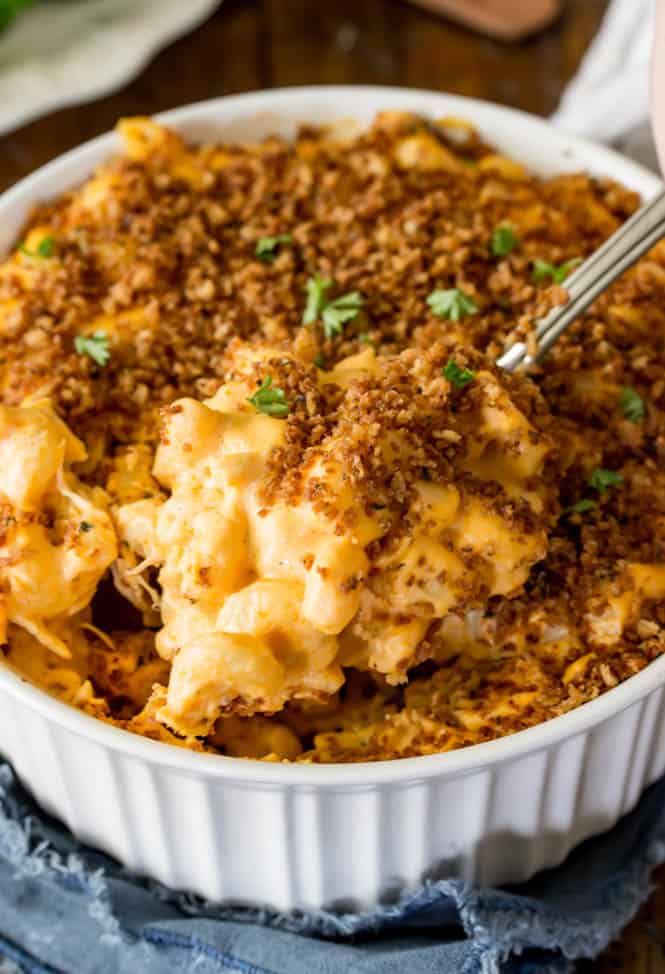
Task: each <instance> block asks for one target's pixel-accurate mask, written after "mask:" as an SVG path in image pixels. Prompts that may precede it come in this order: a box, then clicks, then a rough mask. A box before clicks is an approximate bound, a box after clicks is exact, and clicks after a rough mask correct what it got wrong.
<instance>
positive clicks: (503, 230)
mask: <svg viewBox="0 0 665 974" xmlns="http://www.w3.org/2000/svg"><path fill="white" fill-rule="evenodd" d="M490 246H491V249H492V253H493V254H494V256H495V257H505V256H506V254H509V253H510V252H511V251H513V250H515V248H516V247H518V246H519V238H518V236H517V234H516V233H515V231H514V230H513V228H512V226H511V225H510V223H502V224H501V225H500V226H498V227H497V228H496V230H495V231H494V233H493V234H492V241H491V244H490Z"/></svg>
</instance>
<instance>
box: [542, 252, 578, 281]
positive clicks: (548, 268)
mask: <svg viewBox="0 0 665 974" xmlns="http://www.w3.org/2000/svg"><path fill="white" fill-rule="evenodd" d="M581 263H582V258H581V257H573V259H572V260H567V261H565V262H564V263H563V264H559V266H558V267H557V265H556V264H550V263H548V262H547V261H546V260H539V259H538V258H536V260H534V262H533V273H532V275H531V277H532V278H533V280H534V281H544V280H545V278H546V277H550V278H551V279H552V280H553V281H554V283H555V284H563V282H564V281H565V280H566V278H567V277H568V275H569V274H570V272H571V271H572V270H573V268H574V267H577V266H578V264H581Z"/></svg>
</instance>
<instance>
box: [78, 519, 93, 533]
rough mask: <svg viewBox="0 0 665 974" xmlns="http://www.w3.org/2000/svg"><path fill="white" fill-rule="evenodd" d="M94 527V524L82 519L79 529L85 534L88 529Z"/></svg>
mask: <svg viewBox="0 0 665 974" xmlns="http://www.w3.org/2000/svg"><path fill="white" fill-rule="evenodd" d="M93 527H94V525H92V524H88V522H87V521H81V523H80V524H79V531H81V532H82V533H83V534H85V533H86V532H87V531H92V529H93Z"/></svg>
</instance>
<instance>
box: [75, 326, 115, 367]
mask: <svg viewBox="0 0 665 974" xmlns="http://www.w3.org/2000/svg"><path fill="white" fill-rule="evenodd" d="M74 348H75V349H76V351H77V353H78V354H79V355H87V356H88V358H91V359H92V360H93V362H96V363H97V365H102V366H104V365H106V363H107V362H108V360H109V359H110V358H111V350H110V348H109V340H108V337H107V335H106V332H103V331H96V332H95V333H94V335H77V336H76V338H75V339H74Z"/></svg>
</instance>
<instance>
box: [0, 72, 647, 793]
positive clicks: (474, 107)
mask: <svg viewBox="0 0 665 974" xmlns="http://www.w3.org/2000/svg"><path fill="white" fill-rule="evenodd" d="M381 109H401V110H405V111H420V112H426V113H427V114H434V115H443V114H447V115H449V114H454V115H459V116H461V117H464V118H468V119H469V120H470V121H472V122H473V123H474V124H475V125H477V126H478V128H479V129H480V130H481V132H482V131H483V127H484V126H485V125H488V126H489V127H490V128H492V129H493V130H494V131H493V132H492V133H490V134H489V140H490V141H491V142H493V143H496V142H497V139H499V136H497V133H496V128H497V127H501V140H500V141H503V145H505V141H509V142H510V141H512V142H513V144H514V145H515V146H516V148H515V149H512V148H511V149H508V148H506V149H505V151H506V152H508V153H513V152H514V154H515V156H516V158H518V159H520V160H521V161H524V162H525V164H526V165H529V166H532V165H533V166H534V168H535V169H536V170H538V169H539V168H540V170H541V172H543V169H544V168H548V169H549V171H551V172H552V174H553V173H555V172H560V171H565V170H567V171H569V172H570V171H575V170H579V169H581V168H584V169H587V170H588V171H591V172H592V173H594V174H598V175H605V176H609V177H611V178H614V179H617V180H619V181H621V182H623V183H625V184H627V185H628V186H629V187H631V188H632V189H636V190H638V191H639V192H640V193H641V194H642V195H643V196H645V197H646V198H649V197H650V196H652V195H654V194H655V193H656V192H657V191H658V190H659V189H660V188H661V187H662V183H661V181H660V180H659V179H658V178H657V177H656V176H655V175H654V174H653V173H651V172H649V171H648V170H646V169H644V168H643V167H642V166H640V165H639V164H637V163H634V162H632V161H631V160H629V159H626V158H625V157H623V156H621V155H619V154H618V153H616V152H614V151H612V150H611V149H607V148H606V147H605V146H600V145H596V144H595V143H593V142H590V141H588V140H585V139H580V138H577V137H574V136H569V135H567V134H565V133H563V132H559V131H558V130H557V129H555V128H554V127H553V126H552V125H551V124H549V123H548V122H547V121H546V120H544V119H541V118H538V117H536V116H534V115H530V114H529V113H527V112H523V111H520V110H518V109H514V108H506V107H504V106H501V105H494V104H492V103H491V102H486V101H480V100H478V99H474V98H466V97H464V96H461V95H448V94H444V93H440V92H433V91H427V90H422V89H412V88H398V87H380V86H370V85H367V86H365V85H335V86H328V85H321V86H316V85H314V86H307V87H298V88H277V89H273V90H270V91H258V92H249V93H247V94H241V95H232V96H223V97H220V98H213V99H210V100H208V101H203V102H197V103H195V104H192V105H187V106H184V107H182V108H177V109H174V110H171V111H167V112H162V113H160V114H158V115H156V116H155V118H156V119H157V121H159V122H163V123H165V124H168V125H172V126H173V127H175V128H177V129H178V130H179V131H180V132H182V133H183V134H184V135H185V136H186V137H188V138H190V139H193V140H197V141H201V140H205V138H206V136H207V135H209V134H212V133H213V131H214V130H215V129H216V130H217V135H218V136H224V137H226V138H231V139H233V138H252V137H253V138H260V137H261V135H256V134H255V135H254V136H251V135H249V134H247V135H243V130H244V129H246V128H247V127H253V128H257V127H258V128H259V129H260V130H261V133H262V135H263V134H268V133H269V132H271V131H277V130H284V128H285V126H286V127H288V128H290V129H291V130H293V129H294V128H295V127H296V126H297V124H299V123H305V122H309V123H310V124H312V123H316V122H321V121H330V120H332V119H335V118H337V119H347V118H350V117H351V118H355V119H358V121H359V122H361V123H362V121H364V119H361V118H360V116H365V118H366V119H367V120H369V119H370V118H371V116H372V115H373V114H374V113H375V112H376V111H378V110H381ZM220 126H223V127H224V130H223V131H222V132H220ZM503 126H505V129H504V128H503ZM236 133H239V134H236ZM504 134H505V135H506V136H508V135H510V136H511V139H506V140H503V135H504ZM118 147H119V143H118V141H117V137H116V136H115V135H114V133H112V132H111V133H107V134H105V135H101V136H98V137H97V138H95V139H92V140H90V141H88V142H85V143H83V144H82V145H81V146H79V147H77V148H75V149H72V150H70V151H69V152H67V153H65V154H63V155H61V156H58V157H57V158H56V159H54V160H53V161H52V162H49V163H47V164H46V165H45V166H42V167H41V168H39V169H37V170H36V171H35V172H34V173H32V174H31V175H29V176H27V177H26V178H24V179H22V180H21V181H20V182H18V183H17V184H16V185H15V186H13V187H12V188H11V189H9V190H7V191H6V192H5V193H3V194H2V195H1V196H0V251H1V252H4V251H5V250H7V249H8V248H9V247H10V245H11V244H12V243H13V241H14V239H15V237H16V234H17V232H18V230H19V229H20V226H21V225H22V223H23V221H24V220H25V218H26V216H27V214H28V212H29V210H30V208H31V206H32V205H34V204H35V203H36V202H37V201H38V200H41V199H44V198H48V197H49V196H53V195H54V194H56V193H60V192H62V191H63V190H65V189H66V188H71V187H72V186H75V185H76V184H77V183H79V182H81V181H82V180H83V179H85V178H86V177H87V176H88V175H89V174H90V172H91V171H92V169H93V168H94V167H95V166H97V165H98V164H99V163H100V162H101V161H102V160H103V159H104V158H106V157H107V156H108V155H109V154H111V153H112V152H113V151H117V149H118ZM499 148H502V145H501V144H500V145H499ZM521 150H524V151H521ZM536 155H537V156H538V157H539V158H540V159H541V160H542V159H543V158H545V157H546V158H547V160H548V161H547V166H546V167H543V166H542V165H540V166H538V164H534V163H531V162H530V161H529V156H532V157H533V156H536ZM47 188H49V192H45V190H46V189H47ZM5 218H6V219H5ZM664 685H665V656H662V657H660V658H659V659H656V660H654V661H653V662H652V663H650V664H648V665H647V666H646V667H645V668H644V669H643V670H641V671H640V672H639V673H637V674H635V675H634V676H632V677H629V678H628V679H627V680H625V681H624V682H623V683H621V684H619V685H618V686H616V687H614V688H613V689H611V690H607V691H606V692H605V693H603V694H602V695H601V696H600V697H597V698H596V699H595V700H591V701H589V702H587V703H584V704H581V705H580V706H579V707H577V708H576V709H575V710H571V711H569V712H568V713H565V714H562V715H561V716H559V717H553V718H552V719H550V720H548V721H545V722H543V723H540V724H536V725H535V726H533V727H529V728H527V729H525V730H522V731H517V732H516V733H514V734H510V735H507V736H505V737H500V738H497V739H495V740H492V741H486V742H483V743H480V744H474V745H470V746H469V747H466V748H460V749H457V750H453V751H445V752H442V753H439V754H429V755H421V756H418V757H410V758H396V759H391V760H388V761H365V762H358V763H354V764H291V763H279V762H277V763H272V762H266V761H259V760H255V759H249V758H233V757H227V756H224V755H218V754H205V753H199V752H195V751H189V750H187V749H185V748H181V747H177V746H175V745H172V744H166V743H163V742H161V741H153V740H151V739H149V738H145V737H141V736H140V735H137V734H133V733H131V732H130V731H126V730H124V729H122V728H119V727H114V726H113V725H111V724H106V723H104V722H103V721H101V720H99V719H98V718H96V717H92V716H90V715H89V714H86V713H84V712H83V711H80V710H77V709H76V708H75V707H73V706H70V705H69V704H66V703H63V702H62V701H60V700H57V699H55V698H54V697H51V696H49V694H47V693H46V692H45V691H43V690H40V689H39V688H38V687H36V686H34V685H33V684H31V683H29V682H28V680H27V679H25V678H24V677H22V676H21V675H20V674H18V673H17V672H16V671H14V670H12V669H10V668H9V667H8V666H5V665H1V664H0V688H1V689H3V690H5V691H6V692H7V693H9V694H11V695H12V696H13V697H15V698H16V699H17V700H19V701H20V702H21V703H23V704H25V705H26V706H27V707H28V708H30V709H31V710H34V711H37V712H38V713H39V714H41V715H42V716H43V717H45V718H47V719H49V720H52V721H53V722H54V723H56V724H59V725H61V726H62V727H64V728H66V729H67V730H69V731H70V732H72V733H74V734H76V735H77V736H80V737H83V738H87V739H89V740H92V741H95V742H97V743H98V744H100V745H103V746H104V747H108V748H110V749H111V750H113V751H117V752H122V753H124V754H126V755H127V756H129V757H134V758H136V759H139V760H143V761H145V762H147V763H155V764H159V765H166V766H169V767H171V768H174V769H176V770H178V771H180V772H182V773H183V774H186V775H194V776H199V775H203V776H205V777H209V778H218V779H231V780H233V781H234V784H247V785H248V786H252V785H255V784H260V785H268V786H274V787H278V786H298V787H303V788H307V787H309V788H314V787H316V788H318V787H335V788H344V787H354V788H363V787H373V786H376V785H379V784H382V783H384V784H386V785H388V784H391V783H400V782H403V783H406V782H413V781H417V780H418V779H425V778H430V777H433V776H436V777H442V778H443V777H452V776H459V775H463V774H466V773H470V772H473V771H477V770H479V769H481V768H483V767H489V766H491V765H494V764H497V763H502V762H504V761H510V760H514V759H516V758H518V757H521V756H523V755H525V754H528V753H532V752H536V751H542V750H544V749H547V748H549V747H551V746H552V745H554V744H557V743H559V742H560V741H562V740H564V739H566V738H571V737H575V736H576V735H578V734H581V733H584V732H586V731H588V730H590V729H592V728H593V727H595V726H597V725H598V724H601V723H603V722H604V721H606V720H608V719H610V718H612V717H613V716H615V715H617V714H619V713H620V712H621V711H623V710H625V709H626V708H627V707H630V706H631V705H632V704H634V703H636V702H637V701H639V700H641V699H642V698H644V697H646V696H648V695H649V694H650V693H652V692H654V691H655V690H657V689H659V688H661V687H663V686H664ZM0 746H1V742H0Z"/></svg>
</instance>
